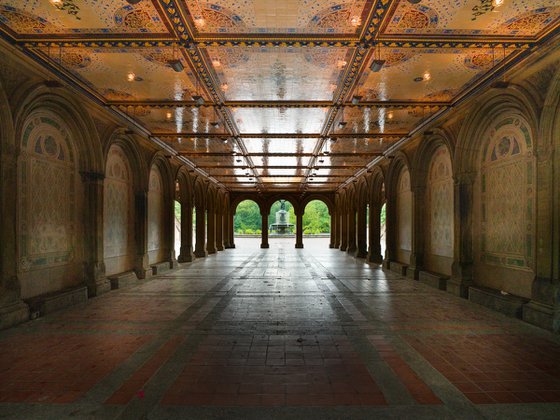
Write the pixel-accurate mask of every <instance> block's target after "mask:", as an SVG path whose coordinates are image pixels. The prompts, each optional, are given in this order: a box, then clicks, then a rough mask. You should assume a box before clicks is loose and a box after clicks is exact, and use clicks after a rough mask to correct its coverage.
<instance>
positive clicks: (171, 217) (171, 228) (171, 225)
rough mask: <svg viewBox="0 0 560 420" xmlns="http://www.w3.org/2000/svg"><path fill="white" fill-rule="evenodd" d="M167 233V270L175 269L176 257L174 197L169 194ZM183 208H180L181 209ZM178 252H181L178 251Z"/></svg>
mask: <svg viewBox="0 0 560 420" xmlns="http://www.w3.org/2000/svg"><path fill="white" fill-rule="evenodd" d="M167 208H168V210H167V214H166V219H167V232H165V233H166V237H167V240H166V241H165V243H166V247H165V260H166V261H169V268H174V267H177V255H175V197H174V193H171V197H170V199H169V200H168V206H167ZM182 208H183V206H181V209H182ZM179 252H181V251H180V250H179Z"/></svg>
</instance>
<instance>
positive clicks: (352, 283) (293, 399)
mask: <svg viewBox="0 0 560 420" xmlns="http://www.w3.org/2000/svg"><path fill="white" fill-rule="evenodd" d="M258 245H259V244H258V241H252V240H239V242H238V247H237V249H235V250H227V251H224V252H220V253H218V254H217V255H212V256H209V257H208V258H205V259H199V260H196V261H195V262H193V263H190V264H186V265H183V266H181V267H180V269H178V270H175V271H172V272H168V273H166V274H165V275H163V276H158V277H156V278H154V279H151V280H148V281H144V282H141V283H140V284H139V285H137V286H134V287H131V288H129V289H123V290H118V291H112V292H110V293H108V294H106V295H103V296H100V297H98V298H95V299H92V300H90V301H89V302H87V303H86V304H83V305H79V306H76V307H73V308H69V309H67V310H64V311H61V312H58V313H55V314H52V315H50V316H46V317H44V318H42V319H38V320H36V321H32V322H29V323H26V324H24V325H22V326H19V327H17V328H13V329H10V330H6V331H3V332H0V416H5V417H9V418H25V419H28V418H45V417H49V418H66V417H76V418H82V417H92V418H97V417H98V418H113V417H118V416H121V417H124V418H142V417H146V416H149V417H150V418H160V417H164V418H212V417H222V418H223V417H224V416H225V417H226V418H247V417H253V418H267V417H271V418H278V417H285V418H294V417H301V418H309V417H310V416H311V418H312V417H317V418H326V417H329V416H330V417H336V418H377V417H389V418H393V417H400V418H409V417H414V418H416V417H427V418H443V417H449V416H450V413H452V414H453V417H454V416H457V417H464V418H508V419H509V418H518V417H527V418H539V419H541V418H558V413H560V339H559V337H558V336H554V335H552V334H549V333H547V332H546V331H541V330H538V329H536V328H533V327H530V326H528V325H525V324H523V323H522V322H520V321H517V320H513V319H510V318H506V317H504V316H502V315H500V314H497V313H494V312H491V311H489V310H486V309H485V308H482V307H479V306H477V305H474V304H472V303H470V302H468V301H466V300H463V299H459V298H456V297H454V296H450V295H448V294H446V293H443V292H441V291H438V290H435V289H431V288H429V287H427V286H425V285H423V284H421V283H419V282H416V281H413V280H410V279H404V278H402V277H400V276H398V275H396V274H394V273H391V272H385V271H383V270H381V269H380V268H378V267H377V266H375V265H371V266H370V265H368V264H366V263H364V261H360V260H356V259H354V258H351V257H349V256H348V255H347V254H345V253H342V252H340V251H338V250H332V249H328V247H327V246H326V245H327V242H326V241H320V240H317V241H315V242H314V241H312V240H309V241H306V248H305V249H303V250H295V249H294V248H293V243H292V242H291V240H287V241H286V240H271V248H270V249H268V250H261V249H259V248H258ZM225 408H227V410H228V411H223V410H224V409H225ZM284 410H291V411H284ZM294 410H296V411H294ZM297 410H302V411H297ZM329 410H331V411H329ZM333 410H334V411H333ZM450 410H451V411H450ZM224 413H227V414H224Z"/></svg>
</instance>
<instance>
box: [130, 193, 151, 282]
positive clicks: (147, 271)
mask: <svg viewBox="0 0 560 420" xmlns="http://www.w3.org/2000/svg"><path fill="white" fill-rule="evenodd" d="M134 202H135V206H134V215H135V217H136V220H135V223H134V226H135V228H134V233H135V235H134V236H135V238H136V241H135V242H136V259H135V261H134V271H135V272H136V277H138V278H139V279H145V278H147V277H150V276H151V275H152V269H151V268H150V264H149V258H148V192H147V191H141V192H138V193H136V194H134Z"/></svg>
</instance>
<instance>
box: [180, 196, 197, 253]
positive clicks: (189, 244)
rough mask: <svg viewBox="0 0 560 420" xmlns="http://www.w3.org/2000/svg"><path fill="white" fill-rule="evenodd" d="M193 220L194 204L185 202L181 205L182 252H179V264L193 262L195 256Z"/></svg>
mask: <svg viewBox="0 0 560 420" xmlns="http://www.w3.org/2000/svg"><path fill="white" fill-rule="evenodd" d="M192 233H193V220H192V204H191V203H189V202H187V200H184V202H183V203H181V250H180V252H179V262H181V263H184V262H191V261H192V260H193V259H194V254H193V235H192Z"/></svg>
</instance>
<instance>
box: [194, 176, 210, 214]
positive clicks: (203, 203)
mask: <svg viewBox="0 0 560 420" xmlns="http://www.w3.org/2000/svg"><path fill="white" fill-rule="evenodd" d="M207 190H208V184H207V183H206V182H204V180H203V179H202V177H197V178H196V179H195V181H194V202H195V205H196V207H198V208H204V209H206V208H207V195H206V192H207Z"/></svg>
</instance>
